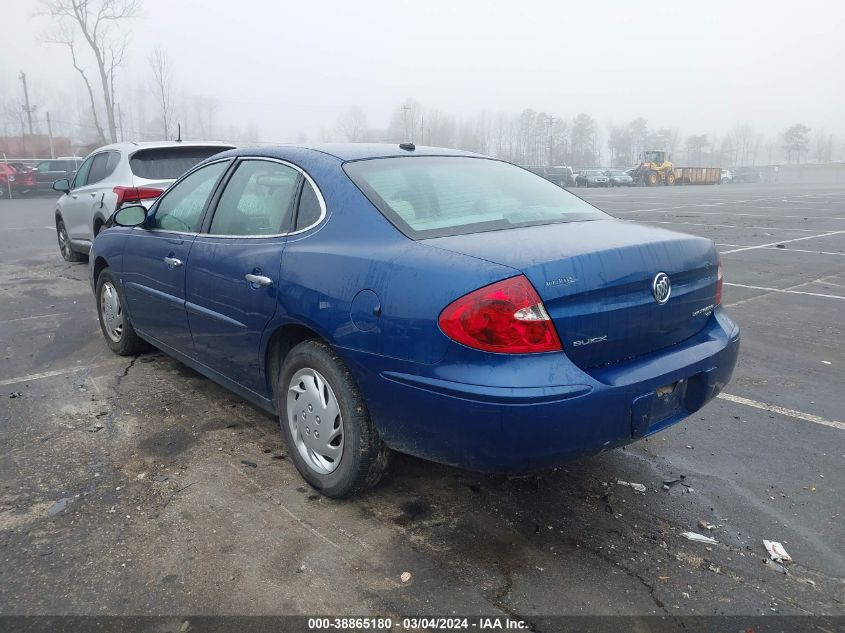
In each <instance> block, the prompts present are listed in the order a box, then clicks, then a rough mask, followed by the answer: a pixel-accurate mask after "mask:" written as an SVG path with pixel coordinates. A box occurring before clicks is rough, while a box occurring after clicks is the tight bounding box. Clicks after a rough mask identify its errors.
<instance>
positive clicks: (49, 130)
mask: <svg viewBox="0 0 845 633" xmlns="http://www.w3.org/2000/svg"><path fill="white" fill-rule="evenodd" d="M47 138H48V139H50V158H55V157H56V153H55V152H54V151H53V126H52V125H51V124H50V113H49V112H48V113H47Z"/></svg>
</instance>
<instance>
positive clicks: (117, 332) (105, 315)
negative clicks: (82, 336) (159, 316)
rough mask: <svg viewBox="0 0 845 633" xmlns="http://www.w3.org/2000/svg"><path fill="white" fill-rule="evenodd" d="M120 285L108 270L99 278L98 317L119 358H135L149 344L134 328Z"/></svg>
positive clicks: (107, 341) (105, 335)
mask: <svg viewBox="0 0 845 633" xmlns="http://www.w3.org/2000/svg"><path fill="white" fill-rule="evenodd" d="M118 288H119V284H118V283H117V280H115V278H114V275H112V273H111V271H110V270H109V269H108V268H106V269H105V270H103V272H101V273H100V276H99V277H98V278H97V316H98V318H99V320H100V329H101V330H102V331H103V337H104V338H105V339H106V345H108V346H109V349H110V350H111V351H113V352H114V353H115V354H117V355H118V356H134V355H135V354H139V353H141V352H143V351H144V350H145V349H147V347H148V346H147V344H146V343H145V342H144V340H143V339H141V338H140V337H139V336H138V335H137V334H136V333H135V328H134V327H132V321H130V319H129V314H127V312H126V307H125V304H124V301H123V295H122V294H121V292H120V290H119V289H118Z"/></svg>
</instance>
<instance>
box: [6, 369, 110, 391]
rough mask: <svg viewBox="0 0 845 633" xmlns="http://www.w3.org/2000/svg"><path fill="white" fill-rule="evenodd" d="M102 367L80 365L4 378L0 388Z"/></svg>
mask: <svg viewBox="0 0 845 633" xmlns="http://www.w3.org/2000/svg"><path fill="white" fill-rule="evenodd" d="M99 367H103V365H82V366H80V367H68V368H67V369H54V370H52V371H42V372H40V373H37V374H29V375H28V376H18V377H17V378H6V379H4V380H0V387H5V386H7V385H16V384H18V383H21V382H32V381H34V380H41V379H42V378H52V377H53V376H62V375H64V374H75V373H76V372H78V371H84V370H86V369H97V368H99Z"/></svg>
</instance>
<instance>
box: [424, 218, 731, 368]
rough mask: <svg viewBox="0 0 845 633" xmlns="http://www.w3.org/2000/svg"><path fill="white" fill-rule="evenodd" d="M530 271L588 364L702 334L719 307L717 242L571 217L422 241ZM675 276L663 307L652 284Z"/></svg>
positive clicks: (577, 358)
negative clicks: (663, 276) (716, 304)
mask: <svg viewBox="0 0 845 633" xmlns="http://www.w3.org/2000/svg"><path fill="white" fill-rule="evenodd" d="M423 243H426V244H428V245H430V246H436V247H438V248H443V249H446V250H450V251H453V252H458V253H463V254H465V255H471V256H474V257H478V258H481V259H485V260H488V261H491V262H495V263H498V264H503V265H506V266H509V267H511V268H513V269H515V270H518V271H520V272H522V273H523V274H524V275H525V276H526V277H528V279H529V280H530V281H531V283H532V284H533V285H534V288H535V289H536V290H537V292H538V294H539V295H540V297H541V298H542V300H543V303H544V304H545V306H546V310H547V311H548V313H549V315H550V317H551V318H552V320H553V322H554V324H555V327H556V329H557V332H558V336H559V337H560V339H561V341H562V342H563V345H564V350H565V352H566V354H567V355H568V356H569V357H570V358H571V359H572V361H573V362H574V363H576V364H577V365H578V366H580V367H582V368H584V369H587V368H590V367H596V366H600V365H607V364H610V363H616V362H620V361H623V360H626V359H628V358H634V357H637V356H642V355H644V354H647V353H649V352H653V351H656V350H659V349H662V348H665V347H669V346H671V345H674V344H676V343H679V342H681V341H683V340H685V339H687V338H689V337H691V336H693V335H695V334H696V333H697V332H699V331H700V330H701V329H702V328H703V327H704V325H705V323H706V322H707V319H708V318H709V316H710V314H711V313H712V311H713V309H714V305H713V304H714V298H715V292H716V271H717V261H716V253H715V250H714V248H713V244H712V242H711V241H710V240H708V239H705V238H701V237H695V236H691V235H684V234H681V233H675V232H672V231H667V230H665V229H659V228H654V227H649V226H643V225H640V224H634V223H630V222H624V221H621V220H596V221H588V222H569V223H561V224H549V225H543V226H532V227H522V228H516V229H509V230H504V231H491V232H487V233H473V234H467V235H455V236H450V237H439V238H433V239H428V240H423ZM659 273H665V274H666V275H668V277H669V279H670V281H671V293H670V296H669V299H668V301H666V302H665V303H664V304H662V305H661V304H660V303H658V301H657V300H656V299H655V295H654V292H653V288H652V286H653V282H654V280H655V277H656V276H657V275H658V274H659Z"/></svg>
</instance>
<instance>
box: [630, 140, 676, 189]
mask: <svg viewBox="0 0 845 633" xmlns="http://www.w3.org/2000/svg"><path fill="white" fill-rule="evenodd" d="M631 177H632V178H633V179H634V183H635V184H637V185H646V186H648V187H653V186H655V185H674V184H675V166H674V165H673V164H672V163H671V161H670V160H669V154H668V152H664V151H663V150H655V149H650V150H648V151H645V152H643V153H642V155H641V161H640V164H639V165H637V166H636V167H635V168H634V169H633V171H632V172H631Z"/></svg>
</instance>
